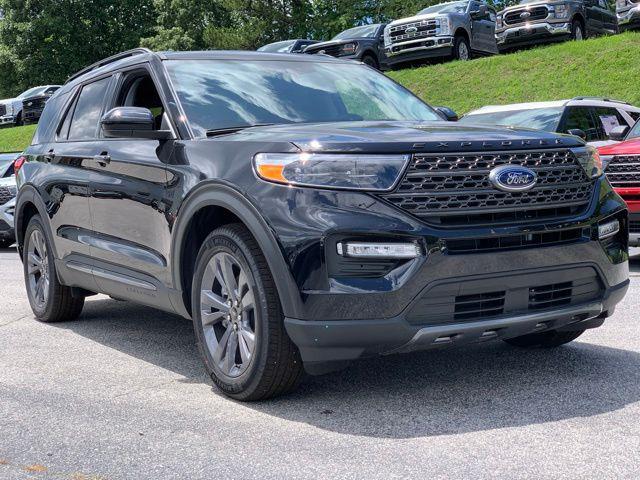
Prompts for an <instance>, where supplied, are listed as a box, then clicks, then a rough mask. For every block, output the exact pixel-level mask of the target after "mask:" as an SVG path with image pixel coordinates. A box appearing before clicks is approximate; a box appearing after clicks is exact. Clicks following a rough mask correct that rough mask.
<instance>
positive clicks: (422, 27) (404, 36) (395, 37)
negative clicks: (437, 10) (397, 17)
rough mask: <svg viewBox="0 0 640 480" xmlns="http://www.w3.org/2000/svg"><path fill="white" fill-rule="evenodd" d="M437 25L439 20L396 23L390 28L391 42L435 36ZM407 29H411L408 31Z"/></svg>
mask: <svg viewBox="0 0 640 480" xmlns="http://www.w3.org/2000/svg"><path fill="white" fill-rule="evenodd" d="M437 26H438V22H437V21H436V20H422V21H420V22H411V23H404V24H402V25H395V26H393V27H390V28H389V37H390V39H391V43H399V42H405V41H408V40H413V39H415V38H425V37H434V36H435V35H436V27H437ZM414 29H415V31H414ZM407 30H410V31H409V32H407Z"/></svg>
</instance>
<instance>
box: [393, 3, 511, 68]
mask: <svg viewBox="0 0 640 480" xmlns="http://www.w3.org/2000/svg"><path fill="white" fill-rule="evenodd" d="M495 21H496V11H495V10H494V8H493V7H491V6H489V5H487V4H486V3H484V2H478V1H473V0H472V1H462V2H449V3H441V4H439V5H434V6H431V7H427V8H425V9H424V10H421V11H420V12H418V13H417V14H416V15H415V16H413V17H409V18H401V19H399V20H395V21H393V22H391V23H390V24H389V25H387V27H386V28H385V32H384V45H385V52H386V54H387V58H388V60H387V63H388V64H389V65H390V66H394V65H398V64H401V63H407V62H418V61H424V60H428V59H432V58H443V57H445V58H454V59H457V60H469V59H471V56H472V54H473V53H478V54H482V55H488V54H495V53H497V52H498V49H497V46H496V39H495V36H494V34H495Z"/></svg>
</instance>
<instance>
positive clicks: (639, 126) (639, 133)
mask: <svg viewBox="0 0 640 480" xmlns="http://www.w3.org/2000/svg"><path fill="white" fill-rule="evenodd" d="M632 138H640V120H638V121H637V122H636V124H635V125H634V126H633V128H631V131H630V132H629V134H628V135H627V140H631V139H632Z"/></svg>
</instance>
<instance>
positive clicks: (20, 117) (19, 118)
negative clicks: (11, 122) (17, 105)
mask: <svg viewBox="0 0 640 480" xmlns="http://www.w3.org/2000/svg"><path fill="white" fill-rule="evenodd" d="M23 125H24V122H23V121H22V112H20V113H19V114H18V115H17V116H16V127H21V126H23Z"/></svg>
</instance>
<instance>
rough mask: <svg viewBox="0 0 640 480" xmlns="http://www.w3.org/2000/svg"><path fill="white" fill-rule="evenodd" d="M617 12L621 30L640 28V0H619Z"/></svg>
mask: <svg viewBox="0 0 640 480" xmlns="http://www.w3.org/2000/svg"><path fill="white" fill-rule="evenodd" d="M616 13H617V15H618V25H619V27H620V30H621V31H624V30H630V29H633V28H640V0H617V2H616Z"/></svg>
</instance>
